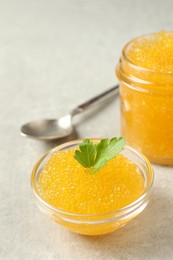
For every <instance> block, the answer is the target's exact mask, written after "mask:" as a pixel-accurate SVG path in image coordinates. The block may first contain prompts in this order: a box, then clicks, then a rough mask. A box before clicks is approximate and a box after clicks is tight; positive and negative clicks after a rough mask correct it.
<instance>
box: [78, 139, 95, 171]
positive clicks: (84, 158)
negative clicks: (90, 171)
mask: <svg viewBox="0 0 173 260" xmlns="http://www.w3.org/2000/svg"><path fill="white" fill-rule="evenodd" d="M79 149H80V151H79V150H76V151H75V155H74V158H75V159H76V160H77V161H78V162H79V163H80V164H82V166H83V167H85V168H90V167H92V166H93V165H94V162H95V158H96V145H95V144H93V142H91V141H90V140H89V139H86V140H84V141H83V142H82V143H81V144H80V145H79Z"/></svg>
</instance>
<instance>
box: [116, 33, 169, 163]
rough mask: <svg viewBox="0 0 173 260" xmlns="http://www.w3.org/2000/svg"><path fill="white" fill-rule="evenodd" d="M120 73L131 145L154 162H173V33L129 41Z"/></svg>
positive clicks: (125, 131) (124, 131) (123, 120)
mask: <svg viewBox="0 0 173 260" xmlns="http://www.w3.org/2000/svg"><path fill="white" fill-rule="evenodd" d="M116 74H117V77H118V79H119V82H120V100H121V131H122V135H123V136H124V137H125V138H126V140H127V144H128V145H130V146H132V147H134V148H135V149H137V150H138V151H140V152H142V153H144V154H145V155H146V156H147V157H148V158H149V159H150V160H151V161H152V162H154V163H158V164H165V165H173V33H171V32H159V33H153V34H148V35H144V36H141V37H139V38H136V39H134V40H132V41H131V42H129V43H128V44H127V45H126V46H125V47H124V48H123V51H122V56H121V58H120V61H119V64H118V66H117V69H116Z"/></svg>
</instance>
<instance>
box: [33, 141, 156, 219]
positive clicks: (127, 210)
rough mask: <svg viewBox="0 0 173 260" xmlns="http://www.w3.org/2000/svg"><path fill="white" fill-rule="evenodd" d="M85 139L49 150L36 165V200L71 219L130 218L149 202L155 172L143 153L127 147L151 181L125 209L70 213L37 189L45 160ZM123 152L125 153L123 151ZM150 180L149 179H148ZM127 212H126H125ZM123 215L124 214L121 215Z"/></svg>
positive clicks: (34, 185) (125, 148)
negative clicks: (145, 170)
mask: <svg viewBox="0 0 173 260" xmlns="http://www.w3.org/2000/svg"><path fill="white" fill-rule="evenodd" d="M101 139H102V138H90V140H92V141H96V142H97V141H99V140H101ZM83 140H84V139H77V140H73V141H70V142H66V143H63V144H60V145H58V146H56V147H54V148H53V149H50V150H48V151H47V152H46V153H45V154H44V155H43V156H42V157H41V158H40V159H39V160H38V161H37V162H36V164H35V166H34V168H33V170H32V174H31V179H30V181H31V187H32V190H33V192H34V195H35V197H36V199H38V200H39V202H41V204H42V205H44V206H46V208H48V209H49V210H52V212H56V213H59V214H63V215H66V216H69V217H85V218H94V217H101V218H103V217H104V216H105V217H108V216H111V215H115V214H118V216H117V217H116V219H117V220H118V219H121V218H122V217H124V216H125V217H126V215H127V216H128V214H131V213H133V212H134V211H135V210H136V209H138V207H140V206H141V203H142V202H143V201H144V202H145V198H147V201H148V197H147V196H149V197H150V194H151V191H152V187H153V183H154V172H153V169H152V166H151V164H150V162H149V160H148V159H147V158H146V157H145V156H144V155H143V154H141V153H139V152H138V151H136V150H135V149H134V148H132V147H130V146H127V145H125V146H124V149H123V150H128V151H130V152H132V153H134V154H135V155H137V156H138V157H139V158H140V159H141V160H142V161H143V162H144V163H145V166H146V167H147V172H148V173H149V177H150V181H149V184H148V185H147V187H146V188H145V190H144V192H143V193H142V194H141V195H140V196H139V197H138V198H137V199H136V200H135V201H133V202H131V203H130V204H128V205H127V206H125V207H122V208H120V209H117V210H115V211H112V212H106V213H101V214H79V213H73V212H68V211H64V210H61V209H59V208H57V207H55V206H52V205H51V204H50V203H48V202H46V201H45V200H44V199H43V198H42V197H41V196H40V194H39V191H38V188H37V181H36V175H37V173H38V168H39V166H40V165H41V163H42V162H43V160H44V159H46V158H47V157H48V156H50V155H52V154H53V153H55V152H56V151H58V150H64V148H67V147H69V146H74V145H76V146H77V145H79V144H80V143H81V142H82V141H83ZM122 152H123V151H122ZM148 179H149V178H148ZM142 204H143V203H142ZM124 211H125V212H124ZM121 213H122V214H121ZM113 218H114V219H115V217H114V216H113ZM107 220H108V221H110V218H107Z"/></svg>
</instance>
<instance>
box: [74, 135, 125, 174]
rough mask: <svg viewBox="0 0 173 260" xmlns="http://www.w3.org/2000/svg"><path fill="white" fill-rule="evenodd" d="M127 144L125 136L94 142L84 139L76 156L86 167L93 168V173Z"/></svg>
mask: <svg viewBox="0 0 173 260" xmlns="http://www.w3.org/2000/svg"><path fill="white" fill-rule="evenodd" d="M124 145H125V140H124V138H123V137H120V138H117V137H114V138H112V139H111V140H109V139H102V140H101V141H100V142H99V143H97V144H94V143H93V142H91V141H90V140H89V139H86V140H84V141H83V142H82V143H81V144H80V145H79V150H76V151H75V155H74V158H75V159H76V160H77V161H78V162H79V163H80V164H81V165H82V166H83V167H85V168H92V171H93V173H95V172H97V171H98V170H99V169H100V168H102V167H103V166H105V164H106V163H107V162H108V161H109V160H111V159H113V158H114V157H115V156H116V155H117V154H119V153H120V152H121V151H122V150H123V147H124Z"/></svg>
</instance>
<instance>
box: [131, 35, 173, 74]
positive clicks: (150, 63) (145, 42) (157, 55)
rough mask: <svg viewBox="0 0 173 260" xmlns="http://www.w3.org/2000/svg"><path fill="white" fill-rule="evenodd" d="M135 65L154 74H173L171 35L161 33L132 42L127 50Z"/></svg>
mask: <svg viewBox="0 0 173 260" xmlns="http://www.w3.org/2000/svg"><path fill="white" fill-rule="evenodd" d="M127 57H128V59H129V60H130V61H131V62H132V63H133V64H135V65H137V66H140V67H142V68H146V69H149V70H153V71H156V72H166V73H169V72H173V33H171V32H166V31H161V32H158V33H154V34H149V35H146V36H144V37H139V38H136V39H135V40H133V41H132V42H131V44H130V46H129V48H128V50H127Z"/></svg>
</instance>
